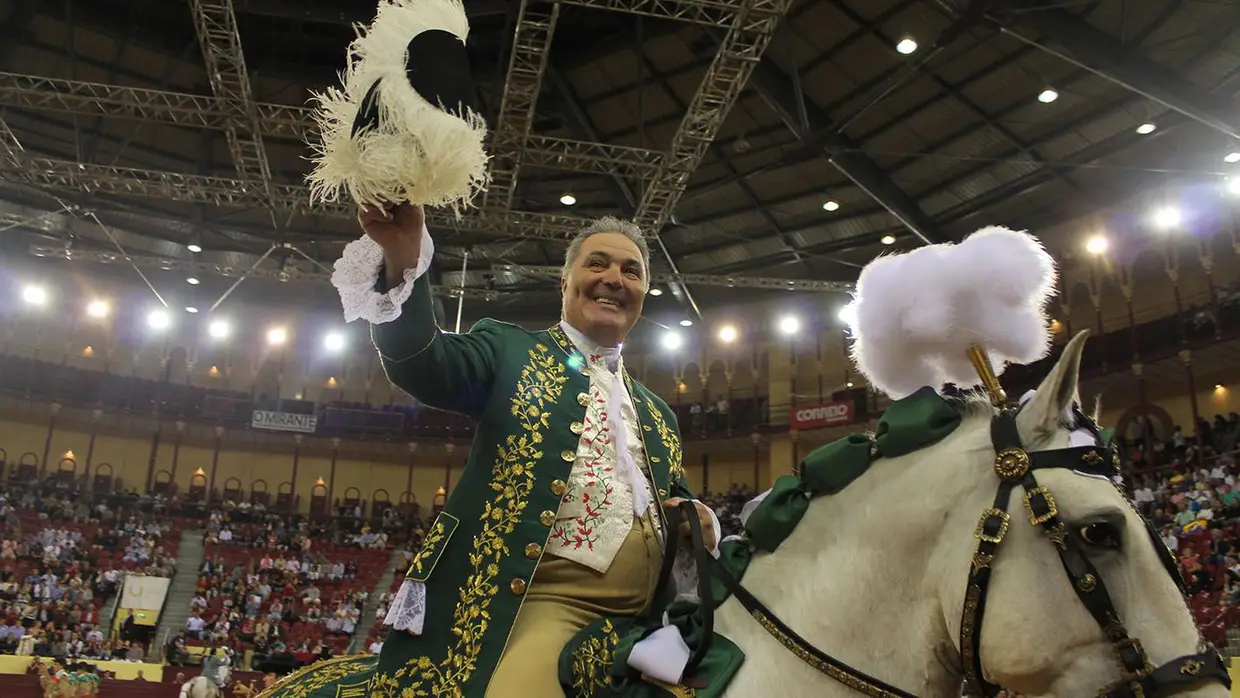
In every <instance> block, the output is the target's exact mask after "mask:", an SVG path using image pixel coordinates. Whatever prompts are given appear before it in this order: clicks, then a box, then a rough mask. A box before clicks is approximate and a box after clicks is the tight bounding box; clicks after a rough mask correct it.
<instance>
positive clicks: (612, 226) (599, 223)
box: [560, 216, 650, 288]
mask: <svg viewBox="0 0 1240 698" xmlns="http://www.w3.org/2000/svg"><path fill="white" fill-rule="evenodd" d="M600 233H619V234H621V235H623V236H624V237H626V238H628V239H630V240H632V241H633V244H634V245H637V250H638V251H639V252H641V255H642V282H643V283H644V284H645V286H646V288H650V246H649V245H647V244H646V236H645V235H642V229H641V228H640V227H638V225H637V224H636V223H634V222H633V221H622V220H620V219H619V218H616V217H615V216H603V217H602V218H599V219H596V220H594V221H592V222H591V223H590V224H589V225H587V226H586V227H585V229H584V230H582V231H581V232H580V233H577V236H576V237H574V238H573V239H572V241H571V242H569V243H568V251H567V252H565V253H564V268H563V269H562V270H560V278H562V279H564V278H568V272H569V271H570V270H571V269H572V266H573V262H575V261H577V255H579V254H581V246H582V245H583V244H585V241H586V238H589V237H591V236H593V235H598V234H600Z"/></svg>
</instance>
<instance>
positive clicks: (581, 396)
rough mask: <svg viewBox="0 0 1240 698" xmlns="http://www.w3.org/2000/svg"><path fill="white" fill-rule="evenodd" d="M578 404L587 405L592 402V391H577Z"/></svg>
mask: <svg viewBox="0 0 1240 698" xmlns="http://www.w3.org/2000/svg"><path fill="white" fill-rule="evenodd" d="M577 404H578V405H581V406H582V407H585V406H586V405H589V404H590V393H577Z"/></svg>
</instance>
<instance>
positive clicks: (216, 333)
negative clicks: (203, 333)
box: [207, 320, 232, 339]
mask: <svg viewBox="0 0 1240 698" xmlns="http://www.w3.org/2000/svg"><path fill="white" fill-rule="evenodd" d="M231 332H232V328H231V327H229V326H228V321H226V320H212V321H211V324H210V325H207V334H208V335H209V336H210V337H211V339H227V338H228V335H229V334H230V333H231Z"/></svg>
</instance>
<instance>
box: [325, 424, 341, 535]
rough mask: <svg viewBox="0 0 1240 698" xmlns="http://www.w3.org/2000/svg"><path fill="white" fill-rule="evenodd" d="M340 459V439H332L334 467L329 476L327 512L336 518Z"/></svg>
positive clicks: (332, 466)
mask: <svg viewBox="0 0 1240 698" xmlns="http://www.w3.org/2000/svg"><path fill="white" fill-rule="evenodd" d="M339 458H340V439H338V438H336V437H334V436H333V437H332V465H331V469H330V470H329V471H328V475H327V511H328V515H330V516H335V515H336V509H335V505H334V504H333V502H335V501H336V461H337V460H338V459H339Z"/></svg>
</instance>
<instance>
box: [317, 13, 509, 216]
mask: <svg viewBox="0 0 1240 698" xmlns="http://www.w3.org/2000/svg"><path fill="white" fill-rule="evenodd" d="M355 29H356V31H357V33H358V36H357V38H356V39H354V40H353V42H352V43H351V44H350V45H349V58H348V67H347V68H346V69H345V71H344V72H343V73H342V74H341V81H342V84H343V87H332V88H329V89H328V90H327V91H326V92H324V93H321V94H316V95H315V96H314V100H315V102H316V103H317V106H318V109H317V110H316V113H315V120H316V121H317V123H318V131H319V138H320V141H319V142H318V143H315V144H312V148H313V150H314V156H313V157H312V158H311V160H312V161H313V162H314V163H315V165H314V169H313V171H312V172H311V173H310V175H309V176H308V177H307V179H308V182H309V185H310V196H311V200H312V201H316V202H317V201H322V202H335V201H338V200H339V199H340V198H341V196H343V195H347V196H349V197H350V198H352V199H353V200H354V201H356V202H357V203H359V204H383V203H388V202H391V203H399V202H403V201H408V202H410V203H413V204H423V205H427V206H450V207H452V208H453V210H454V211H456V212H457V213H459V212H460V210H461V208H463V207H467V206H469V205H470V203H471V202H472V201H473V199H474V197H475V196H476V195H477V194H478V192H479V191H482V190H483V189H485V187H486V185H487V182H488V181H489V175H488V173H487V159H488V157H487V154H486V151H485V150H484V148H483V138H484V137H485V135H486V122H485V121H484V120H483V118H482V117H481V116H480V115H478V114H476V113H474V112H473V111H469V112H467V113H466V114H465V118H458V117H457V116H456V115H454V114H451V113H449V112H446V111H444V110H443V109H441V108H440V105H435V104H431V103H430V102H427V101H426V100H425V99H423V98H422V96H421V95H419V94H418V93H417V91H416V90H414V89H413V87H412V86H411V85H410V84H409V80H408V78H407V76H406V73H405V52H406V48H407V46H408V45H409V41H410V40H411V39H412V38H413V37H415V36H417V35H418V34H420V33H422V32H424V31H427V30H431V29H440V30H444V31H448V32H451V33H452V34H454V35H455V36H457V37H459V38H460V40H461V41H462V42H464V41H465V40H466V38H467V37H468V34H469V22H468V19H467V18H466V16H465V8H464V6H463V5H462V4H461V0H381V2H380V3H379V10H378V14H376V15H375V19H374V21H373V22H372V23H371V25H370V26H369V27H368V28H366V27H362V26H360V25H359V26H357V27H356V28H355ZM376 80H378V81H380V84H379V88H378V95H377V96H378V103H379V107H380V112H381V118H380V120H379V121H380V126H379V127H378V128H374V129H369V130H366V131H364V132H362V133H359V134H357V135H356V136H355V135H353V134H352V128H353V120H354V117H355V116H356V115H357V112H358V109H359V107H360V106H361V104H362V100H363V99H364V98H365V96H366V93H367V92H368V91H369V90H370V88H371V86H372V85H373V84H374V83H375V81H376ZM449 106H454V105H449Z"/></svg>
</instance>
